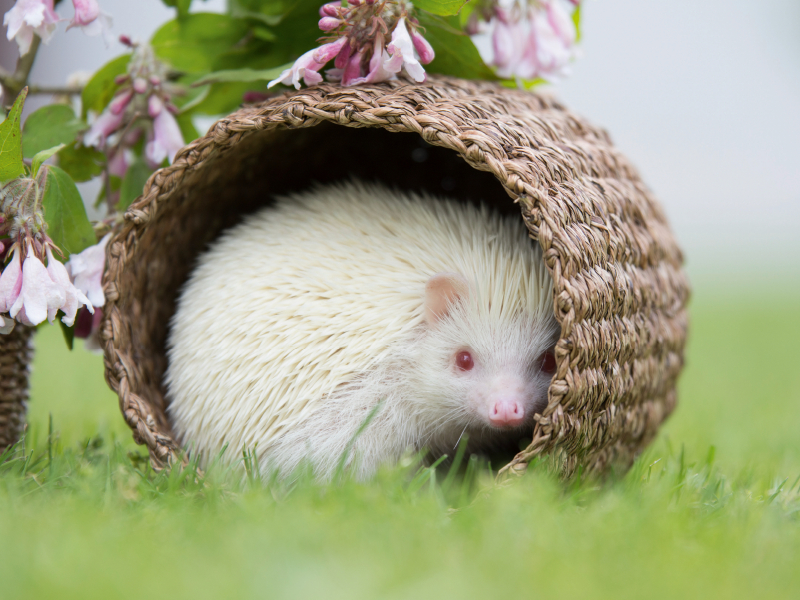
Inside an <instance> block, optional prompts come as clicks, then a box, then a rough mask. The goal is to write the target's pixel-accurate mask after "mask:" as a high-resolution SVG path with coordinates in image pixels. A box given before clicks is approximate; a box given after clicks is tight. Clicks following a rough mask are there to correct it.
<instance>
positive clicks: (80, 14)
mask: <svg viewBox="0 0 800 600" xmlns="http://www.w3.org/2000/svg"><path fill="white" fill-rule="evenodd" d="M72 6H73V7H74V8H75V16H74V17H72V21H70V25H69V26H70V27H86V26H87V25H89V24H90V23H92V22H93V21H94V20H95V19H97V17H99V16H100V6H98V4H97V0H72Z"/></svg>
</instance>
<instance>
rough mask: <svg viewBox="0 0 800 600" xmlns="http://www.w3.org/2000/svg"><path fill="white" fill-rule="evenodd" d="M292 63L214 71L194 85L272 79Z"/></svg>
mask: <svg viewBox="0 0 800 600" xmlns="http://www.w3.org/2000/svg"><path fill="white" fill-rule="evenodd" d="M291 65H292V63H287V64H285V65H281V66H280V67H273V68H272V69H250V68H246V69H229V70H227V71H215V72H214V73H209V74H208V75H205V76H204V77H201V78H200V79H198V80H197V81H196V82H194V84H193V85H194V86H200V85H206V84H208V83H220V82H225V83H227V82H236V81H238V82H253V81H272V80H273V79H275V78H276V77H278V76H279V75H280V74H281V73H283V71H284V70H285V69H288V68H289V67H290V66H291Z"/></svg>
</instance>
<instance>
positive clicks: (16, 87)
mask: <svg viewBox="0 0 800 600" xmlns="http://www.w3.org/2000/svg"><path fill="white" fill-rule="evenodd" d="M41 43H42V40H41V38H40V37H39V36H38V35H34V36H33V41H32V42H31V47H30V49H29V50H28V53H27V54H24V55H22V56H20V57H19V60H18V61H17V68H16V69H15V70H14V73H13V74H11V75H10V76H5V77H4V78H3V79H2V80H0V82H2V84H3V88H4V91H5V94H4V95H5V98H6V103H8V105H9V106H10V105H11V103H13V102H14V100H15V99H16V97H17V96H18V95H19V93H20V91H22V88H24V87H25V86H26V85H27V83H28V76H30V74H31V69H32V68H33V61H34V60H36V53H37V52H38V51H39V46H40V45H41ZM4 75H6V74H5V73H4Z"/></svg>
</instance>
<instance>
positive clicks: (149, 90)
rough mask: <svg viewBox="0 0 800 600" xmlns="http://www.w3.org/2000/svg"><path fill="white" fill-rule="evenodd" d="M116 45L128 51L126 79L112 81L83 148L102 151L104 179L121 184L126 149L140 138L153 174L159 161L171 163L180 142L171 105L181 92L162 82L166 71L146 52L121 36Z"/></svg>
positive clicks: (144, 47) (144, 46) (127, 154)
mask: <svg viewBox="0 0 800 600" xmlns="http://www.w3.org/2000/svg"><path fill="white" fill-rule="evenodd" d="M120 39H121V41H122V42H123V43H125V44H127V45H128V46H130V47H132V48H133V55H132V56H131V60H130V63H129V64H128V73H127V74H126V75H121V76H120V77H118V78H117V81H116V83H117V85H119V86H121V87H120V89H119V91H118V92H117V94H116V96H115V97H114V99H113V100H112V101H111V103H110V104H109V105H108V108H107V109H106V110H105V111H103V113H102V114H101V115H99V116H98V117H97V119H96V120H95V122H94V123H93V124H92V126H91V128H90V129H89V131H88V132H87V133H86V135H85V136H84V139H83V143H84V144H85V145H87V146H95V147H97V148H100V149H101V150H104V151H105V152H106V154H107V155H108V173H109V175H114V176H116V177H120V178H121V177H124V176H125V173H126V171H127V169H128V166H129V165H130V163H131V158H132V152H131V150H130V148H132V147H133V146H134V145H135V144H136V143H137V142H138V141H139V140H140V139H141V138H142V136H146V137H147V144H146V145H145V152H144V154H145V158H146V159H147V161H148V162H149V163H150V166H151V167H152V168H153V169H155V168H158V167H159V166H160V165H161V163H162V162H163V161H164V159H165V158H167V159H169V161H170V162H172V160H173V159H174V158H175V154H176V153H177V152H178V150H180V149H181V148H182V147H183V146H184V142H183V135H182V134H181V130H180V127H179V126H178V122H177V121H176V120H175V115H176V114H177V113H178V109H177V107H176V106H175V105H174V104H173V103H172V102H171V99H172V97H173V96H174V95H176V94H178V93H181V91H182V90H181V89H180V88H179V87H177V86H175V85H173V84H171V83H170V82H169V81H168V80H167V68H166V66H165V65H164V64H163V63H162V62H160V61H159V60H157V59H156V57H155V55H154V54H153V50H152V48H151V47H150V46H148V45H147V44H135V43H133V42H131V41H130V39H129V38H127V37H124V36H123V37H122V38H120ZM112 137H113V138H114V139H113V141H112V140H110V138H112Z"/></svg>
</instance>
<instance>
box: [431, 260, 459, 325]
mask: <svg viewBox="0 0 800 600" xmlns="http://www.w3.org/2000/svg"><path fill="white" fill-rule="evenodd" d="M468 292H469V284H468V283H467V280H466V279H464V276H463V275H459V274H458V273H437V274H436V275H434V276H433V277H431V278H430V279H429V280H428V283H427V284H425V322H426V323H427V324H428V325H430V326H434V325H435V324H436V323H438V322H439V321H440V320H441V319H443V318H444V317H446V316H447V314H448V313H449V312H450V307H452V305H453V304H454V303H455V302H457V301H458V300H461V299H462V298H465V297H466V296H467V294H468Z"/></svg>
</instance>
